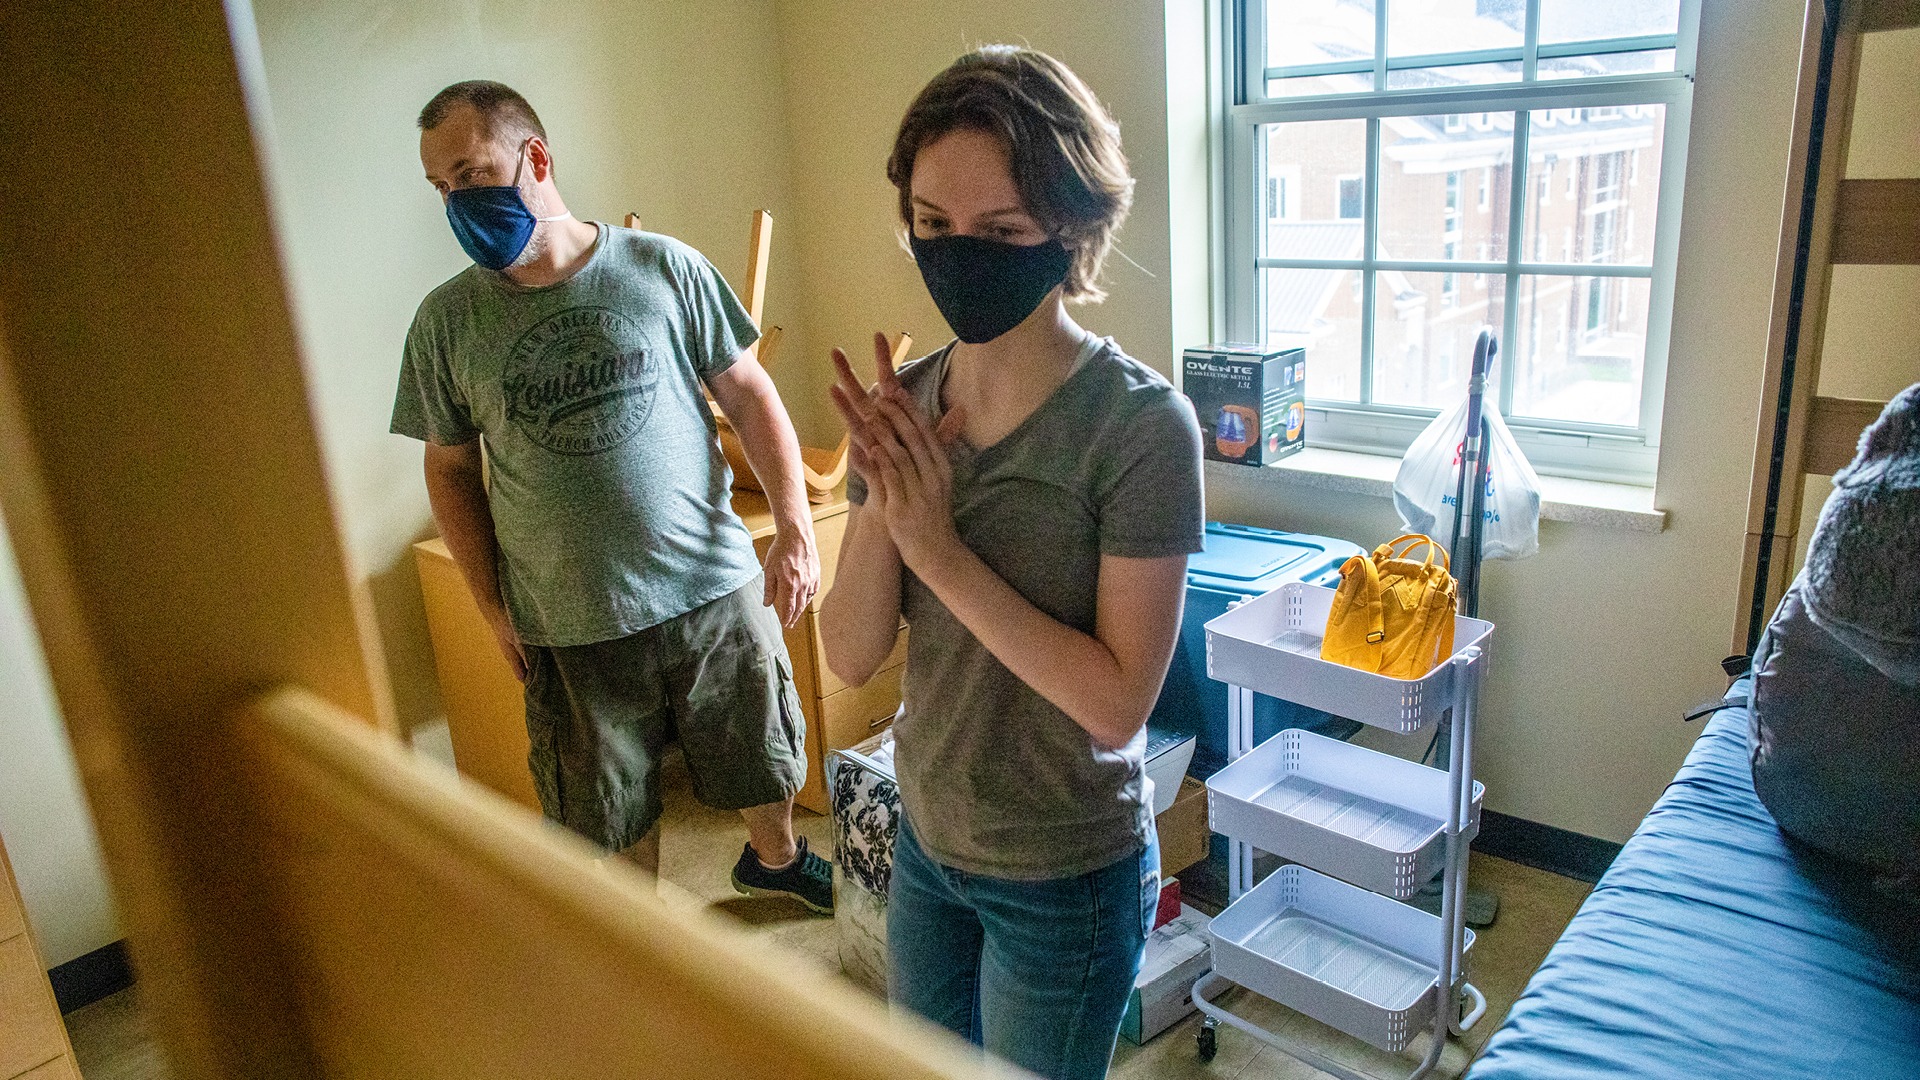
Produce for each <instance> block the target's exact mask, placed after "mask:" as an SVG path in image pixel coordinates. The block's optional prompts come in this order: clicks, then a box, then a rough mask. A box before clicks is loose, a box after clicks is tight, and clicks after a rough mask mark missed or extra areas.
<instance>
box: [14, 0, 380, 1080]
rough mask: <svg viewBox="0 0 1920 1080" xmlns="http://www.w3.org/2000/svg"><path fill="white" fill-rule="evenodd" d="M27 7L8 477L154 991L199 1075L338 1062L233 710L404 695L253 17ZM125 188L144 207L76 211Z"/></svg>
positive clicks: (346, 703)
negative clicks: (276, 225)
mask: <svg viewBox="0 0 1920 1080" xmlns="http://www.w3.org/2000/svg"><path fill="white" fill-rule="evenodd" d="M5 10H6V14H5V15H4V17H0V19H3V20H4V23H5V27H6V29H5V30H4V31H3V32H0V71H4V72H5V73H6V80H7V88H8V92H7V93H6V94H5V95H0V131H6V132H8V133H10V135H11V136H12V137H13V143H14V149H15V151H16V153H17V154H18V156H19V159H20V160H19V161H18V162H17V165H16V167H14V168H10V169H7V170H4V172H0V206H5V207H6V208H7V213H8V215H9V218H10V220H9V224H8V226H7V227H6V228H5V229H0V461H5V462H6V465H5V467H4V468H0V501H3V502H4V504H5V517H6V525H7V528H8V529H9V531H10V532H11V535H12V541H13V549H14V551H15V553H16V555H17V556H18V559H19V564H20V569H21V572H22V574H21V576H22V578H23V579H24V581H25V585H26V593H27V597H28V601H29V604H30V605H31V608H32V612H33V618H34V621H35V624H36V625H37V627H38V629H39V636H40V639H41V641H42V643H43V644H44V646H45V649H46V653H47V661H48V667H49V669H50V671H51V673H52V681H53V685H54V689H55V692H56V694H57V695H58V698H59V701H60V711H61V715H62V719H63V720H64V722H65V725H66V728H67V733H68V736H69V738H70V740H71V742H72V745H73V749H74V757H75V759H76V762H77V764H78V769H79V773H80V776H81V779H82V781H83V784H84V786H85V789H86V792H87V796H88V802H89V806H90V808H91V810H92V813H93V818H94V821H95V823H96V825H97V826H98V829H99V835H100V840H101V846H102V850H103V853H104V855H105V858H106V862H107V865H108V867H109V868H110V870H111V873H110V874H109V878H110V881H111V883H112V886H113V888H114V899H115V906H116V908H117V910H118V912H119V915H120V918H121V920H122V926H123V927H125V928H126V930H127V934H128V938H129V941H130V943H131V945H132V949H133V956H134V960H135V962H136V965H137V966H138V968H139V970H140V979H141V984H142V986H143V993H142V1000H143V1001H144V1002H146V1003H147V1004H149V1005H150V1006H151V1007H152V1008H153V1010H154V1016H155V1021H156V1027H157V1028H158V1029H159V1031H160V1034H161V1037H162V1038H163V1039H164V1040H165V1041H166V1045H167V1050H168V1057H169V1059H170V1060H171V1061H172V1063H173V1064H174V1066H175V1070H176V1072H178V1073H179V1074H180V1075H182V1076H192V1077H224V1076H240V1075H247V1076H267V1075H271V1076H276V1077H304V1076H313V1075H316V1074H317V1073H316V1069H315V1066H314V1061H313V1058H312V1055H311V1054H310V1052H309V1045H310V1043H309V1039H308V1037H307V1033H306V1032H305V1031H303V1030H302V1029H301V1026H300V1024H299V1022H298V1020H297V1017H296V1013H295V1005H294V1002H295V999H296V997H297V994H298V993H299V983H300V980H299V979H298V977H297V976H295V975H293V974H291V972H293V971H295V970H297V968H296V967H295V965H294V963H293V961H292V960H291V959H290V958H289V954H288V951H287V949H286V943H285V942H284V941H283V940H281V939H279V938H278V937H277V936H276V934H275V932H274V927H275V925H276V919H275V917H274V915H273V913H272V898H271V897H270V896H269V895H268V893H267V892H266V890H265V888H264V886H263V885H262V884H261V879H260V874H259V872H258V861H257V859H258V856H259V851H258V848H257V846H256V842H255V828H254V820H255V819H254V811H255V809H256V808H255V806H254V805H253V798H254V792H253V791H252V790H251V784H250V781H249V780H248V779H247V778H246V777H244V776H241V775H239V774H238V773H237V771H236V770H237V768H238V767H237V765H236V764H235V758H234V754H233V745H232V741H231V736H232V733H231V732H230V731H229V730H227V729H226V727H225V726H224V723H223V721H221V720H220V719H219V715H220V710H222V709H224V707H225V706H227V705H228V704H230V703H232V702H234V701H236V700H239V699H240V698H242V697H243V696H246V695H250V694H252V693H255V692H257V691H258V690H259V689H260V688H262V687H266V686H272V685H276V684H278V683H280V682H283V681H288V680H294V681H298V682H300V683H302V684H303V685H306V686H309V687H312V688H313V689H314V690H315V691H316V692H317V693H319V694H321V695H322V696H324V697H325V698H327V699H328V700H330V701H334V702H337V703H339V704H340V705H342V706H343V707H345V708H347V709H349V710H350V711H351V712H352V714H353V715H355V716H357V717H361V718H363V719H366V720H369V721H374V722H377V723H379V724H380V725H381V726H382V727H383V728H388V729H391V727H392V726H393V710H392V706H391V703H390V701H389V696H388V692H387V680H386V674H385V672H384V670H383V665H382V663H381V661H380V659H379V648H378V644H377V641H378V638H377V636H376V634H375V632H374V623H373V619H372V617H371V616H372V607H371V604H370V603H369V602H368V598H367V596H366V593H365V590H364V588H363V587H362V585H361V584H360V578H359V575H358V574H357V573H355V572H353V571H351V570H350V569H349V567H348V566H347V561H346V549H345V545H344V543H343V541H342V538H341V536H340V534H339V531H338V517H337V515H336V513H335V509H334V507H333V505H332V504H331V501H330V497H329V493H328V488H327V469H326V465H325V462H324V461H323V459H322V454H321V447H320V442H319V437H318V433H317V430H316V425H315V422H314V419H313V416H312V414H311V411H310V402H311V397H310V395H309V393H308V387H307V385H306V382H305V377H304V372H303V369H302V365H301V361H300V356H299V339H298V335H297V334H296V332H295V328H294V324H293V320H292V318H291V315H290V312H289V310H288V296H289V295H290V292H291V290H290V288H289V286H288V284H287V281H286V279H285V277H284V276H283V274H282V272H281V255H282V253H283V252H284V250H285V247H284V245H283V244H281V243H279V242H278V241H277V240H276V238H275V237H274V235H273V232H272V220H273V216H272V215H273V210H272V207H271V205H270V203H269V199H268V196H267V190H266V184H265V182H264V180H263V178H262V174H261V171H260V164H259V163H260V161H261V152H260V147H259V145H258V144H256V142H255V139H254V135H253V131H252V127H251V123H252V120H253V119H254V118H256V117H257V118H260V119H262V120H264V119H265V117H266V110H265V106H264V102H256V103H254V107H253V108H252V109H251V110H250V108H249V103H248V101H247V100H246V97H245V93H244V91H243V89H242V82H243V73H244V76H245V77H249V78H255V79H258V70H259V69H258V63H259V56H258V46H257V43H256V42H255V41H254V38H253V36H252V33H251V30H250V29H246V30H245V31H244V32H243V33H242V34H241V35H240V39H239V40H237V41H236V40H235V38H234V37H233V36H232V34H231V33H230V29H231V27H232V26H238V27H242V28H247V27H249V25H250V24H249V23H248V21H247V20H246V19H245V18H244V17H238V18H236V19H235V21H234V22H233V23H232V24H230V23H229V16H230V14H232V12H231V11H229V9H228V8H226V7H224V6H223V5H220V4H209V3H195V4H179V5H155V4H150V3H144V2H135V0H100V2H98V3H94V4H91V5H88V6H87V7H85V8H84V9H83V8H81V7H78V6H75V5H72V4H66V3H59V2H55V0H9V2H8V3H7V4H6V8H5ZM129 72H140V73H141V75H140V77H139V78H137V79H131V78H128V77H127V73H129ZM255 85H258V86H262V87H264V81H257V82H256V83H255ZM183 132H191V133H192V134H191V139H192V143H193V151H192V152H191V153H181V152H180V139H181V135H182V133H183ZM107 208H111V211H110V213H111V214H112V215H113V217H114V218H115V220H117V221H122V222H128V223H137V225H131V224H130V225H129V227H126V228H116V229H103V230H93V231H92V232H91V233H86V232H85V231H83V232H80V233H76V232H75V230H74V229H73V228H72V227H71V223H72V222H75V221H84V220H89V219H97V218H99V217H100V215H101V214H102V213H103V212H108V211H107ZM159 267H164V268H165V269H164V271H157V270H156V268H159Z"/></svg>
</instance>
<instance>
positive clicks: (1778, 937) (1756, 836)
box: [1468, 684, 1920, 1080]
mask: <svg viewBox="0 0 1920 1080" xmlns="http://www.w3.org/2000/svg"><path fill="white" fill-rule="evenodd" d="M1734 693H1738V694H1742V695H1744V694H1745V693H1746V689H1745V685H1744V684H1742V685H1740V686H1738V687H1736V688H1735V690H1734ZM1468 1075H1469V1077H1470V1078H1471V1080H1568V1078H1573V1077H1581V1078H1599V1077H1607V1078H1616V1077H1636V1078H1642V1080H1662V1078H1667V1077H1672V1078H1675V1080H1681V1078H1684V1080H1720V1078H1726V1080H1734V1078H1739V1080H1750V1078H1763V1077H1764V1078H1773V1077H1779V1078H1801V1077H1804V1078H1806V1080H1883V1078H1884V1080H1913V1078H1920V905H1909V904H1892V903H1888V902H1886V901H1884V900H1879V899H1876V898H1875V897H1873V896H1871V895H1870V894H1865V893H1863V891H1862V889H1861V888H1860V887H1859V886H1857V885H1855V884H1853V883H1852V882H1851V881H1850V879H1849V877H1848V875H1847V874H1846V872H1845V870H1844V868H1841V867H1838V866H1836V865H1834V864H1833V863H1832V862H1830V861H1828V860H1826V859H1825V858H1824V857H1823V856H1820V855H1818V854H1817V853H1813V852H1811V851H1809V850H1808V849H1805V848H1803V847H1801V846H1800V845H1797V844H1793V843H1792V842H1790V841H1788V840H1786V839H1785V838H1784V837H1783V836H1782V835H1781V833H1780V830H1779V829H1778V827H1776V826H1775V825H1774V822H1773V819H1772V818H1771V817H1770V816H1768V814H1767V811H1766V808H1765V807H1764V806H1762V805H1761V804H1760V801H1759V799H1758V798H1756V797H1755V796H1754V793H1753V779H1752V774H1751V773H1750V772H1749V768H1748V757H1747V713H1746V710H1745V709H1727V710H1725V711H1723V712H1721V713H1718V714H1717V715H1716V716H1715V718H1714V719H1713V720H1712V722H1710V723H1709V724H1708V725H1707V729H1706V731H1705V732H1704V733H1703V734H1702V735H1701V736H1700V739H1699V741H1698V742H1697V743H1696V744H1695V745H1694V747H1693V751H1692V752H1691V753H1690V754H1688V756H1687V762H1686V764H1685V765H1684V766H1683V767H1682V768H1681V769H1680V773H1679V775H1678V776H1676V777H1675V778H1674V781H1673V783H1672V784H1671V785H1669V786H1668V788H1667V791H1666V794H1664V795H1663V796H1661V798H1660V801H1659V803H1658V804H1656V805H1655V806H1654V808H1653V811H1652V813H1650V814H1648V815H1647V819H1646V821H1644V822H1642V823H1641V825H1640V828H1639V829H1638V830H1637V831H1636V832H1635V833H1634V836H1633V838H1632V839H1631V840H1630V841H1629V842H1628V843H1627V845H1626V847H1625V848H1624V849H1623V850H1622V851H1621V853H1620V857H1619V858H1618V859H1616V860H1615V861H1614V863H1613V866H1612V867H1611V868H1609V869H1608V871H1607V873H1606V875H1605V876H1604V877H1602V878H1601V880H1600V884H1599V885H1598V886H1596V887H1595V888H1594V890H1593V894H1592V895H1591V896H1589V897H1588V898H1587V902H1586V903H1585V904H1584V905H1582V906H1581V908H1580V912H1579V914H1578V915H1576V916H1575V917H1574V919H1573V922H1572V923H1571V924H1570V925H1569V926H1568V927H1567V931H1566V934H1565V935H1564V936H1563V937H1561V939H1560V941H1559V943H1558V944H1556V945H1555V946H1554V947H1553V949H1552V951H1551V952H1549V953H1548V954H1547V959H1546V961H1545V962H1544V963H1543V964H1541V966H1540V970H1539V971H1538V972H1536V973H1535V975H1534V977H1533V981H1532V982H1530V983H1529V984H1528V985H1527V990H1526V993H1525V994H1524V995H1522V996H1521V998H1520V1000H1519V1002H1517V1003H1516V1004H1515V1005H1514V1007H1513V1010H1512V1011H1511V1012H1510V1013H1508V1015H1507V1020H1506V1023H1505V1024H1503V1025H1502V1026H1501V1028H1500V1030H1498V1031H1497V1032H1495V1033H1494V1035H1493V1038H1492V1039H1490V1040H1489V1041H1488V1043H1487V1048H1486V1052H1485V1053H1484V1054H1483V1055H1482V1057H1481V1058H1480V1060H1479V1061H1478V1062H1477V1063H1476V1064H1475V1065H1474V1067H1473V1068H1472V1069H1471V1070H1470V1072H1469V1074H1468Z"/></svg>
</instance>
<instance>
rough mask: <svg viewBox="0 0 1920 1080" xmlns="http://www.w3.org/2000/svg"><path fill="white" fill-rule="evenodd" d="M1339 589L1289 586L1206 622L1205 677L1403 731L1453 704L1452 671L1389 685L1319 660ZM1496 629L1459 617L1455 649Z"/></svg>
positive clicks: (1446, 668)
mask: <svg viewBox="0 0 1920 1080" xmlns="http://www.w3.org/2000/svg"><path fill="white" fill-rule="evenodd" d="M1333 596H1334V590H1332V589H1327V588H1322V587H1320V586H1317V585H1305V584H1302V583H1300V582H1289V583H1288V584H1285V585H1282V586H1280V587H1279V588H1278V589H1275V590H1273V591H1272V592H1270V593H1267V594H1266V595H1264V596H1258V597H1255V598H1254V599H1252V600H1248V601H1247V602H1246V603H1244V604H1241V605H1240V606H1239V607H1236V608H1234V609H1233V610H1231V611H1229V612H1227V613H1226V614H1225V615H1222V616H1220V617H1219V618H1217V619H1214V620H1212V621H1211V622H1209V623H1207V675H1208V677H1210V678H1213V679H1216V680H1218V681H1220V682H1223V683H1227V684H1229V685H1231V686H1240V687H1245V688H1246V689H1248V690H1252V691H1254V692H1255V693H1258V694H1265V695H1267V696H1268V697H1274V698H1279V699H1281V700H1283V701H1291V702H1293V703H1295V704H1297V705H1304V706H1306V707H1308V708H1312V709H1320V710H1322V711H1324V712H1330V713H1333V714H1334V715H1335V716H1344V717H1346V718H1348V719H1350V720H1358V721H1360V722H1361V723H1363V724H1371V725H1373V726H1374V727H1380V728H1386V729H1387V730H1389V731H1398V732H1401V733H1407V732H1414V731H1419V730H1420V729H1421V728H1423V727H1425V726H1426V725H1427V724H1429V723H1431V722H1433V721H1435V720H1438V719H1439V718H1440V715H1441V713H1443V712H1445V711H1446V709H1447V708H1448V707H1449V706H1451V705H1452V704H1453V678H1454V672H1453V665H1452V664H1451V663H1446V662H1442V663H1441V664H1440V666H1439V667H1436V668H1434V669H1433V670H1432V671H1431V672H1429V673H1427V674H1426V675H1424V676H1422V677H1421V678H1418V679H1389V678H1387V677H1386V676H1384V675H1376V674H1374V673H1373V672H1370V671H1361V670H1359V669H1358V668H1350V667H1346V666H1344V665H1342V664H1334V663H1329V662H1328V661H1325V660H1322V659H1320V642H1321V639H1322V638H1324V637H1325V636H1326V632H1327V615H1328V614H1329V613H1330V612H1331V611H1332V610H1333ZM1492 631H1493V624H1492V623H1490V622H1485V621H1483V620H1481V619H1470V618H1468V617H1467V616H1465V615H1456V616H1454V632H1453V648H1454V652H1455V653H1456V654H1458V653H1459V652H1460V650H1463V649H1465V648H1467V647H1468V646H1473V645H1477V646H1480V648H1481V649H1482V650H1485V649H1486V647H1487V645H1488V635H1490V634H1491V633H1492Z"/></svg>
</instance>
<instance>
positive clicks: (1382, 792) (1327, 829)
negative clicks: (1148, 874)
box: [1207, 728, 1486, 898]
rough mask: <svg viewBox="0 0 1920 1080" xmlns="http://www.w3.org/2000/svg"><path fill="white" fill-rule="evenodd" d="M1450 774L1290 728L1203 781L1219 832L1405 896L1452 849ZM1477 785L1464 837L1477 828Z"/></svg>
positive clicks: (1479, 792)
mask: <svg viewBox="0 0 1920 1080" xmlns="http://www.w3.org/2000/svg"><path fill="white" fill-rule="evenodd" d="M1447 789H1448V776H1447V774H1446V773H1444V772H1441V771H1440V770H1438V769H1429V768H1427V767H1426V766H1424V765H1421V764H1420V763H1418V762H1414V761H1406V760H1404V759H1401V758H1397V757H1394V756H1392V755H1391V754H1382V753H1380V752H1378V751H1375V750H1368V749H1366V748H1365V747H1361V746H1353V745H1351V744H1348V743H1344V742H1341V741H1339V740H1338V739H1329V738H1327V737H1326V736H1324V735H1315V734H1313V733H1312V732H1310V731H1302V730H1300V729H1298V728H1289V729H1287V730H1286V731H1282V732H1280V733H1279V734H1277V735H1275V736H1274V737H1273V738H1271V739H1268V740H1267V741H1266V742H1264V743H1261V744H1260V745H1259V746H1257V747H1255V748H1254V749H1253V750H1252V751H1250V752H1248V753H1246V754H1244V755H1242V756H1241V757H1240V759H1239V760H1238V761H1235V762H1234V763H1233V764H1231V765H1228V766H1227V767H1226V768H1224V769H1222V770H1220V771H1219V772H1217V773H1214V774H1213V776H1212V777H1210V778H1209V779H1208V780H1207V817H1208V821H1209V822H1210V823H1211V827H1212V829H1213V831H1214V832H1217V833H1221V834H1224V835H1226V836H1231V837H1233V838H1234V839H1236V840H1244V841H1247V842H1248V843H1250V844H1252V845H1253V846H1254V847H1256V848H1259V849H1260V850H1262V851H1270V852H1272V853H1274V854H1275V855H1278V856H1280V857H1281V858H1283V859H1289V860H1292V861H1294V862H1300V863H1305V864H1307V865H1308V866H1311V867H1313V868H1314V869H1316V870H1319V871H1321V872H1323V873H1327V874H1332V875H1333V876H1334V877H1337V878H1339V879H1341V880H1342V881H1346V882H1350V883H1352V884H1354V885H1358V886H1360V887H1361V888H1363V889H1370V890H1372V891H1373V892H1377V893H1384V894H1386V895H1388V896H1397V897H1402V898H1404V897H1409V896H1412V895H1413V894H1414V893H1416V892H1418V891H1419V890H1420V888H1421V887H1422V886H1423V885H1425V884H1426V883H1427V882H1429V881H1431V880H1433V877H1434V875H1435V874H1438V873H1439V872H1440V867H1441V863H1442V862H1443V861H1444V860H1445V856H1446V838H1445V835H1444V830H1445V827H1446V819H1447V798H1448V794H1449V793H1448V790H1447ZM1485 793H1486V788H1485V786H1484V785H1482V784H1479V783H1475V784H1474V785H1473V802H1472V804H1471V807H1470V808H1469V812H1468V816H1467V824H1466V828H1465V830H1464V831H1463V832H1462V835H1461V841H1462V842H1463V843H1465V842H1467V841H1469V840H1471V839H1472V838H1473V836H1474V834H1476V833H1478V832H1479V829H1480V802H1481V799H1482V797H1483V796H1484V795H1485Z"/></svg>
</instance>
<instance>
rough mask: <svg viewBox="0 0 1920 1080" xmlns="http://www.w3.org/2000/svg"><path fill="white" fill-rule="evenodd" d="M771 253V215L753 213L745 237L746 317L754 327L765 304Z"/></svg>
mask: <svg viewBox="0 0 1920 1080" xmlns="http://www.w3.org/2000/svg"><path fill="white" fill-rule="evenodd" d="M772 253H773V215H772V214H770V213H768V212H766V211H765V210H755V211H754V212H753V225H752V227H751V229H750V231H749V235H748V237H747V279H746V284H747V287H746V289H745V290H744V291H745V293H746V295H745V296H744V297H743V299H745V300H746V302H747V317H748V318H750V319H752V320H753V324H754V325H755V326H759V325H761V321H760V315H761V312H762V311H763V310H764V309H765V307H766V302H767V261H768V259H769V258H770V257H771V256H772Z"/></svg>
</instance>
